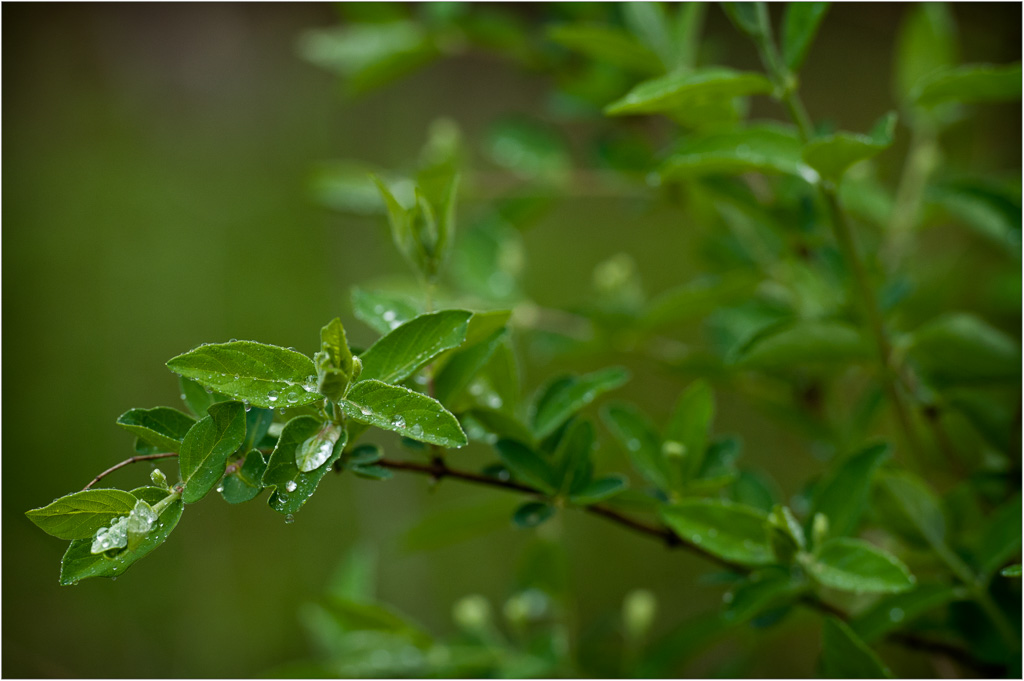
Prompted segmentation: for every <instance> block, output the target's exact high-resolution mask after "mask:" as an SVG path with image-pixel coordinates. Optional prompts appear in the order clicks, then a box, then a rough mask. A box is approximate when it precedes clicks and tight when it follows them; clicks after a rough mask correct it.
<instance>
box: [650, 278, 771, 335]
mask: <svg viewBox="0 0 1024 681" xmlns="http://www.w3.org/2000/svg"><path fill="white" fill-rule="evenodd" d="M757 283H758V280H757V279H756V278H754V277H752V276H750V275H749V274H746V273H741V274H731V275H727V276H723V277H721V278H714V279H699V280H697V281H692V282H688V283H686V284H682V285H680V286H676V287H674V288H671V289H669V290H667V291H664V292H663V293H661V294H659V295H658V296H656V297H655V298H654V299H653V300H651V302H650V303H649V304H648V305H647V309H646V310H645V312H644V314H643V318H642V321H641V324H643V326H645V327H647V328H658V327H660V326H663V325H665V324H670V323H673V322H682V321H687V320H690V319H701V318H703V317H706V316H708V315H709V314H710V313H711V312H713V311H715V310H716V309H718V308H721V307H725V306H727V305H731V304H733V303H738V302H742V301H745V300H748V299H749V298H750V297H751V296H752V295H753V293H754V289H755V288H756V287H757Z"/></svg>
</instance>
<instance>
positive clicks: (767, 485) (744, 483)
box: [729, 470, 781, 513]
mask: <svg viewBox="0 0 1024 681" xmlns="http://www.w3.org/2000/svg"><path fill="white" fill-rule="evenodd" d="M778 489H779V487H778V484H777V483H776V482H775V481H774V480H772V479H771V478H770V477H768V476H767V475H765V474H763V473H761V472H759V471H753V470H743V471H740V472H739V474H738V475H737V476H736V481H735V482H733V484H732V487H731V488H730V490H729V498H730V499H732V500H733V501H736V502H738V503H740V504H745V505H747V506H753V507H754V508H757V509H760V510H762V511H764V512H765V513H767V512H768V511H770V510H772V507H773V506H775V504H776V503H778V501H779V499H780V498H781V493H780V492H779V491H778Z"/></svg>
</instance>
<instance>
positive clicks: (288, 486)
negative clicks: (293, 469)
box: [284, 480, 299, 492]
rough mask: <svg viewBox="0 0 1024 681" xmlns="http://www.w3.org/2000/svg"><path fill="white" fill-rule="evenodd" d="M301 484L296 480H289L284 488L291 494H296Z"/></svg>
mask: <svg viewBox="0 0 1024 681" xmlns="http://www.w3.org/2000/svg"><path fill="white" fill-rule="evenodd" d="M298 486H299V484H298V483H297V482H295V481H294V480H289V481H288V482H286V483H285V484H284V488H285V489H286V490H288V491H289V492H294V491H295V490H296V489H297V488H298Z"/></svg>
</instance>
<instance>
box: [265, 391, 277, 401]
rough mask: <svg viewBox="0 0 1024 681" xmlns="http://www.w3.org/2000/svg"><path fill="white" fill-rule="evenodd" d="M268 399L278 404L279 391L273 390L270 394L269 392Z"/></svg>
mask: <svg viewBox="0 0 1024 681" xmlns="http://www.w3.org/2000/svg"><path fill="white" fill-rule="evenodd" d="M267 399H268V400H270V401H271V402H277V391H276V390H271V391H270V392H268V393H267Z"/></svg>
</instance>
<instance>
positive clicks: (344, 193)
mask: <svg viewBox="0 0 1024 681" xmlns="http://www.w3.org/2000/svg"><path fill="white" fill-rule="evenodd" d="M375 172H376V169H374V168H370V167H368V166H366V165H363V164H359V163H354V162H351V161H336V162H333V163H329V164H323V165H322V166H320V167H319V168H318V169H317V170H316V171H315V172H314V174H313V177H312V180H311V185H312V189H311V190H312V193H313V196H315V197H316V199H317V200H318V201H319V202H320V203H322V204H323V205H325V206H327V207H329V208H332V209H334V210H336V211H340V212H343V213H354V214H356V215H381V214H383V212H384V211H383V210H382V209H381V205H380V193H379V192H378V190H377V187H376V186H375V185H374V183H373V180H372V179H370V175H371V174H372V173H375Z"/></svg>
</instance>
